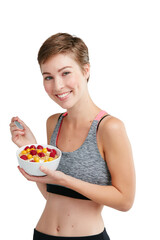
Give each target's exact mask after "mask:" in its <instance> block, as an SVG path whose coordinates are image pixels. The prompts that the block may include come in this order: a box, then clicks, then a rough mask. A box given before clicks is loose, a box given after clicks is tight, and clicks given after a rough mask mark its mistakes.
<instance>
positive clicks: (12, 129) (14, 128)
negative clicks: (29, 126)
mask: <svg viewBox="0 0 160 240" xmlns="http://www.w3.org/2000/svg"><path fill="white" fill-rule="evenodd" d="M17 130H19V131H24V129H21V128H18V127H17V126H16V125H15V124H13V125H11V126H10V131H11V132H14V131H17Z"/></svg>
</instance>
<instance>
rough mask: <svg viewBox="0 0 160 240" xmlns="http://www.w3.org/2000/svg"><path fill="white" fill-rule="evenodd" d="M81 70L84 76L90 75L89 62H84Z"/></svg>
mask: <svg viewBox="0 0 160 240" xmlns="http://www.w3.org/2000/svg"><path fill="white" fill-rule="evenodd" d="M83 72H84V76H85V78H86V79H88V78H89V76H90V64H89V63H86V64H85V65H84V67H83Z"/></svg>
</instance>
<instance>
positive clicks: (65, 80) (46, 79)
mask: <svg viewBox="0 0 160 240" xmlns="http://www.w3.org/2000/svg"><path fill="white" fill-rule="evenodd" d="M41 72H42V75H43V83H44V88H45V91H46V92H47V94H48V95H49V97H50V98H51V99H52V100H53V101H55V102H56V103H57V104H58V105H60V106H61V107H62V108H64V109H69V108H72V107H73V106H75V104H76V103H78V102H80V101H82V99H83V98H85V96H86V94H87V93H88V89H87V78H88V77H89V64H86V65H85V66H84V71H82V69H81V68H80V66H79V65H78V63H77V62H76V61H75V60H74V58H73V56H71V55H70V54H57V55H55V56H53V57H51V58H49V59H48V60H47V61H46V62H45V63H43V64H41Z"/></svg>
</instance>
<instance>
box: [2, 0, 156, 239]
mask: <svg viewBox="0 0 160 240" xmlns="http://www.w3.org/2000/svg"><path fill="white" fill-rule="evenodd" d="M158 3H159V1H154V0H152V1H148V0H145V1H142V0H134V1H127V0H126V1H124V0H121V1H103V0H99V1H89V0H88V1H87V0H81V1H75V0H74V1H73V0H67V1H65V0H64V1H60V0H57V1H54V0H52V1H49V0H46V1H40V0H34V1H29V0H28V1H17V0H14V1H7V0H6V1H3V3H2V1H1V4H0V24H1V27H0V31H1V32H0V35H1V37H0V68H1V74H0V76H1V79H0V82H1V87H0V97H1V99H0V103H1V118H0V121H1V122H0V123H1V124H0V141H1V142H0V146H1V166H0V172H1V175H0V177H1V180H0V184H1V187H0V189H1V193H0V194H1V197H0V201H1V204H0V218H1V236H5V238H3V239H16V240H22V239H23V240H30V239H32V233H33V228H34V227H35V225H36V223H37V221H38V219H39V217H40V215H41V212H42V210H43V208H44V205H45V200H44V199H43V197H42V196H41V194H40V193H39V191H38V189H37V188H36V185H35V183H32V182H28V181H27V180H26V179H25V178H23V177H22V175H21V174H20V173H19V172H18V169H17V165H18V163H17V159H16V155H15V152H16V150H17V146H16V145H14V144H13V143H12V142H11V136H10V131H9V123H10V119H11V118H12V117H13V116H19V117H20V118H21V119H22V120H23V121H24V122H25V123H26V124H27V125H28V126H29V127H30V128H31V129H32V131H33V132H34V134H35V136H36V138H37V141H38V143H46V119H47V117H48V116H50V115H51V114H54V113H56V112H63V111H64V109H61V108H60V107H59V106H56V104H55V103H54V102H53V101H52V100H51V99H50V98H49V97H48V96H47V94H46V93H45V91H44V89H43V82H42V77H41V74H40V71H39V66H38V63H37V60H36V58H37V52H38V50H39V47H40V46H41V44H42V43H43V41H44V40H46V38H48V37H49V36H51V35H52V34H55V33H57V32H68V33H70V34H74V35H76V36H78V37H80V38H82V39H83V40H84V41H85V43H86V44H87V46H88V48H89V53H90V62H91V77H90V81H89V90H90V94H91V96H92V98H93V100H94V101H95V103H96V104H97V105H98V106H99V107H101V108H102V109H104V110H106V111H107V112H108V113H110V114H111V115H113V116H115V117H117V118H119V119H121V120H122V121H123V122H124V123H125V126H126V129H127V133H128V136H129V139H130V142H131V144H132V149H133V155H134V162H135V168H136V176H137V190H136V198H135V203H134V206H133V207H132V209H131V210H130V211H128V212H125V213H124V212H119V211H117V210H114V209H110V208H108V207H105V208H104V210H103V217H104V222H105V226H106V229H107V231H108V233H109V235H110V237H111V240H122V239H123V240H134V239H145V240H149V239H154V240H157V239H160V233H159V230H158V228H159V222H158V218H159V214H160V206H159V203H160V194H159V189H160V187H159V185H160V174H159V173H160V158H159V155H160V154H159V149H160V147H159V143H160V127H159V124H160V114H159V102H160V97H159V87H158V80H160V14H159V13H160V7H159V5H158Z"/></svg>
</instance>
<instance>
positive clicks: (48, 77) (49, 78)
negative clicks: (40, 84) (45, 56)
mask: <svg viewBox="0 0 160 240" xmlns="http://www.w3.org/2000/svg"><path fill="white" fill-rule="evenodd" d="M44 79H45V80H51V79H53V77H51V76H47V77H45V78H44Z"/></svg>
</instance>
